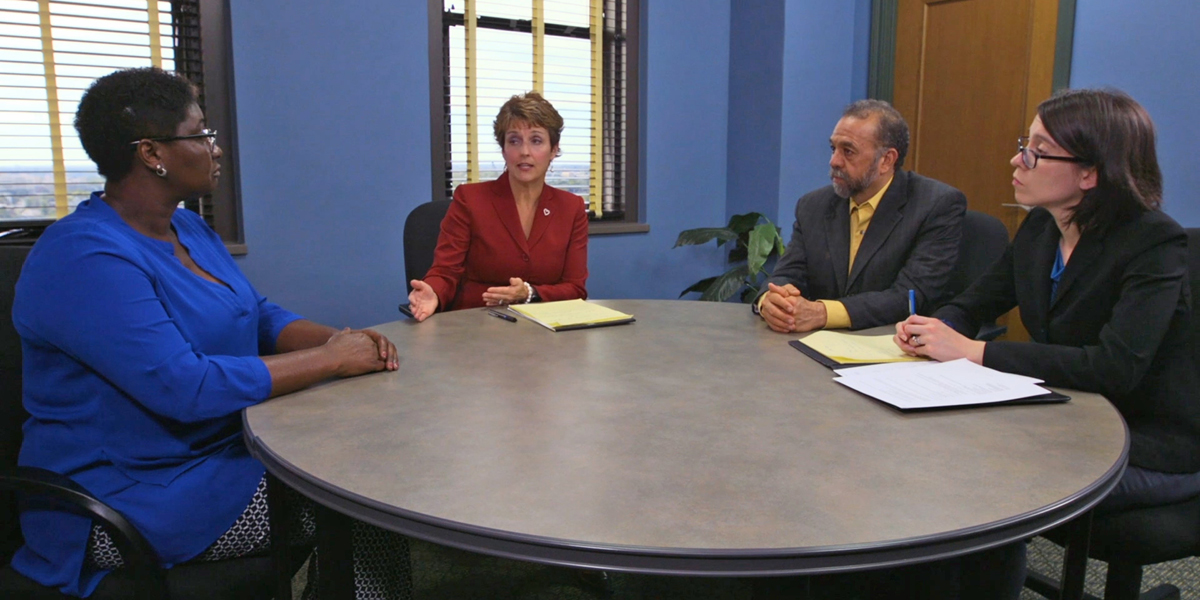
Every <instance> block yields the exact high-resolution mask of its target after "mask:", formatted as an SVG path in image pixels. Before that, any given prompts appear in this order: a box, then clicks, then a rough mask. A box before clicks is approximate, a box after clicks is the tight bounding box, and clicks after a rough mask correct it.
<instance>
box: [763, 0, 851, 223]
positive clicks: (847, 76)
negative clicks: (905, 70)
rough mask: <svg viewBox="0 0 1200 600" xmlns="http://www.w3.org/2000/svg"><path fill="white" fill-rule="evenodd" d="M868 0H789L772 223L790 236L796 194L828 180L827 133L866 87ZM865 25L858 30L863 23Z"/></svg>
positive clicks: (831, 130) (826, 182) (797, 196)
mask: <svg viewBox="0 0 1200 600" xmlns="http://www.w3.org/2000/svg"><path fill="white" fill-rule="evenodd" d="M864 12H865V13H867V14H868V17H869V13H870V2H869V1H863V0H857V1H855V2H822V1H812V2H789V3H788V6H787V14H786V17H785V21H786V25H785V28H786V31H787V37H786V38H785V40H784V49H783V52H784V58H783V119H782V122H781V130H782V132H783V134H782V135H783V137H782V148H781V151H780V158H779V162H780V165H781V168H780V177H779V195H778V197H777V207H778V208H777V211H778V215H779V219H778V221H776V223H777V224H778V225H779V226H780V227H782V228H783V231H784V239H785V240H786V239H788V238H790V236H791V228H792V223H793V221H795V209H796V199H797V198H799V197H800V196H801V195H803V194H804V193H806V192H809V191H812V190H814V189H816V188H818V187H821V186H824V185H828V184H829V135H830V134H831V133H833V127H834V125H835V124H836V123H837V121H838V119H839V118H840V117H841V115H842V110H843V109H844V108H845V107H846V105H847V104H849V103H850V102H852V101H854V100H857V99H859V98H861V97H862V96H856V94H864V95H865V90H866V83H865V81H866V64H865V63H864V62H863V58H862V57H863V56H865V55H866V53H867V49H864V48H862V46H868V47H869V37H870V19H869V18H866V19H863V18H861V17H862V15H863V13H864ZM864 27H865V28H866V31H859V30H861V29H863V28H864Z"/></svg>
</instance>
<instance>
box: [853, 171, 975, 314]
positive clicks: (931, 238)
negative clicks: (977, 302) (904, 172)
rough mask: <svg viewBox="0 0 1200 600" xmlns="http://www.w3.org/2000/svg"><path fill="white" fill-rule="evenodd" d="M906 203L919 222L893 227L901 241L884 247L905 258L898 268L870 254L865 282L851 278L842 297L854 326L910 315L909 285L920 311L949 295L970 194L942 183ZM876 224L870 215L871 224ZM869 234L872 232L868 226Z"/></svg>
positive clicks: (909, 215)
mask: <svg viewBox="0 0 1200 600" xmlns="http://www.w3.org/2000/svg"><path fill="white" fill-rule="evenodd" d="M925 181H930V182H932V180H928V179H927V180H925ZM935 183H937V182H935ZM905 209H906V210H905V220H908V219H914V220H915V221H916V222H915V223H912V224H911V225H910V224H906V223H904V222H903V221H902V222H901V223H900V225H899V226H897V228H896V230H895V231H893V233H892V235H893V236H896V237H897V238H899V239H898V241H897V242H896V243H887V244H885V245H884V247H883V248H882V249H881V250H880V252H890V253H893V254H894V255H895V258H896V259H898V260H900V261H901V262H900V263H899V264H900V265H901V266H900V269H899V272H896V271H894V270H893V269H885V270H881V269H877V268H873V266H874V263H875V262H876V261H877V260H879V259H881V258H884V257H879V256H877V257H871V259H870V260H871V262H870V263H868V264H867V266H866V269H865V270H864V271H863V273H862V275H861V282H862V286H861V288H859V287H858V286H857V285H855V282H851V286H852V287H851V289H850V290H849V291H850V292H851V293H850V294H849V295H847V296H845V297H843V298H841V302H842V304H843V305H845V307H846V312H847V313H849V315H850V323H851V327H850V328H851V329H865V328H867V327H876V326H878V325H890V324H892V323H896V322H897V321H903V320H904V319H905V318H906V317H908V290H913V291H914V292H916V296H917V310H918V311H921V310H924V309H925V308H926V307H931V306H936V305H937V303H939V302H941V301H943V300H945V297H946V295H947V293H946V288H947V286H948V285H949V284H950V273H951V271H952V270H953V269H954V265H955V263H956V262H957V259H958V246H959V243H960V242H961V239H962V221H963V215H964V214H965V213H966V212H967V198H966V196H964V195H963V193H962V192H960V191H958V190H957V189H954V188H952V187H950V186H947V185H944V184H941V183H938V185H937V186H935V187H932V189H929V190H922V191H919V192H917V193H914V194H912V196H911V197H910V200H909V205H908V206H906V207H905ZM877 216H878V215H877ZM875 226H876V223H875V218H874V217H872V219H871V227H875ZM906 227H911V228H912V229H911V230H910V231H911V233H907V234H906V232H905V228H906ZM867 235H868V236H869V235H871V231H870V228H868V230H867ZM889 242H891V240H890V239H889ZM865 243H866V240H864V244H865ZM859 253H860V254H861V253H862V250H861V249H860V250H859ZM856 260H857V259H856Z"/></svg>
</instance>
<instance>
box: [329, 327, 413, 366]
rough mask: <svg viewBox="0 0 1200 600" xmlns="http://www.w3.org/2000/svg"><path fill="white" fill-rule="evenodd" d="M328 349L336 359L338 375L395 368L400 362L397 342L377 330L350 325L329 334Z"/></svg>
mask: <svg viewBox="0 0 1200 600" xmlns="http://www.w3.org/2000/svg"><path fill="white" fill-rule="evenodd" d="M325 349H326V350H327V351H328V352H330V353H331V354H332V355H333V356H334V357H335V358H336V360H337V375H338V376H339V377H353V376H354V375H361V374H363V373H371V372H374V371H382V370H384V369H387V370H389V371H395V370H396V369H397V368H398V367H399V366H400V360H399V358H398V357H397V355H396V345H395V344H393V343H392V342H391V341H389V340H388V339H387V337H385V336H383V335H381V334H380V333H378V332H375V331H372V330H370V329H355V330H352V329H350V328H349V327H347V328H345V329H343V330H341V331H339V332H337V333H335V334H333V335H332V336H330V338H329V341H327V342H325Z"/></svg>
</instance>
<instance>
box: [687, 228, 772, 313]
mask: <svg viewBox="0 0 1200 600" xmlns="http://www.w3.org/2000/svg"><path fill="white" fill-rule="evenodd" d="M759 221H764V222H762V223H760V222H759ZM712 240H717V246H718V247H720V246H724V245H725V244H726V243H732V245H733V247H732V248H730V250H729V264H731V265H734V266H733V267H731V268H730V269H729V270H728V271H725V273H723V274H721V275H716V276H713V277H706V278H704V279H701V280H700V281H697V282H696V283H693V284H692V285H691V287H689V288H688V289H686V290H683V292H681V293H680V294H679V297H680V298H682V297H683V296H684V294H688V293H690V292H700V299H701V300H706V301H709V302H724V301H725V300H728V299H729V298H731V297H732V296H733V295H734V294H736V293H738V292H739V291H740V292H741V294H742V295H741V301H742V302H745V303H747V304H749V303H750V302H753V301H754V298H756V297H757V296H758V292H759V290H760V289H761V286H762V278H763V277H765V276H766V274H767V273H766V270H765V269H764V267H765V266H766V264H767V260H768V259H770V258H771V257H772V256H779V255H781V254H783V237H782V236H781V235H780V233H779V228H778V227H776V226H775V224H774V223H772V222H771V220H770V219H768V218H766V217H765V216H763V215H762V214H761V213H757V212H748V213H745V214H741V215H734V216H732V217H730V218H729V224H728V225H726V226H725V227H700V228H697V229H688V230H685V231H682V232H680V234H679V238H678V239H676V240H675V245H674V246H672V247H673V248H678V247H680V246H695V245H699V244H707V243H708V242H710V241H712Z"/></svg>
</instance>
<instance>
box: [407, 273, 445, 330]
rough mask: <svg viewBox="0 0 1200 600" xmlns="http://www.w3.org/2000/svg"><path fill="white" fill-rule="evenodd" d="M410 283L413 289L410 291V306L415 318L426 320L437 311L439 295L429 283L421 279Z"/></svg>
mask: <svg viewBox="0 0 1200 600" xmlns="http://www.w3.org/2000/svg"><path fill="white" fill-rule="evenodd" d="M409 285H411V286H412V291H411V292H409V293H408V307H409V309H410V310H412V313H413V318H415V319H416V320H417V321H418V322H420V321H424V320H425V319H428V318H429V316H430V315H432V314H433V313H434V312H436V311H437V308H438V296H437V294H436V293H434V291H433V288H432V287H430V286H429V284H428V283H425V282H424V281H421V280H420V279H414V280H412V281H410V282H409Z"/></svg>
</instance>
